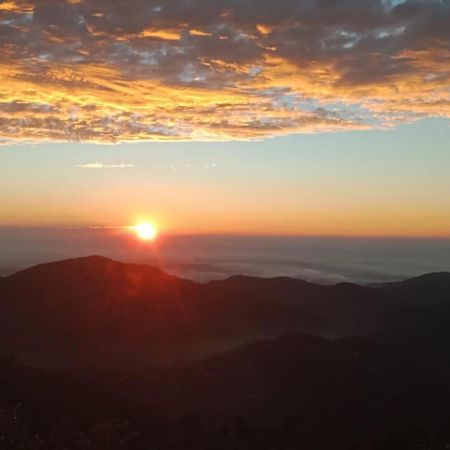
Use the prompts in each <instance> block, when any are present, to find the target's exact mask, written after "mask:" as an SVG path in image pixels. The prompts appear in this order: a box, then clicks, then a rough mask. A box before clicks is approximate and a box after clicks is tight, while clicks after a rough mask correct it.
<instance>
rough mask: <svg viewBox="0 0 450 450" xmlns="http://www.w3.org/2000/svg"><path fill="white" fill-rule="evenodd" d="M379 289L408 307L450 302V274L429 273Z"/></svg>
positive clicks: (381, 286) (382, 285) (379, 286)
mask: <svg viewBox="0 0 450 450" xmlns="http://www.w3.org/2000/svg"><path fill="white" fill-rule="evenodd" d="M377 288H378V289H379V290H381V291H382V292H384V293H386V294H389V295H391V296H394V297H395V298H396V299H397V300H398V301H401V302H402V303H405V304H407V305H408V306H412V305H418V306H420V305H423V306H429V305H431V304H433V303H445V302H450V272H437V273H429V274H425V275H421V276H419V277H414V278H410V279H408V280H404V281H398V282H394V283H385V284H381V285H378V286H377Z"/></svg>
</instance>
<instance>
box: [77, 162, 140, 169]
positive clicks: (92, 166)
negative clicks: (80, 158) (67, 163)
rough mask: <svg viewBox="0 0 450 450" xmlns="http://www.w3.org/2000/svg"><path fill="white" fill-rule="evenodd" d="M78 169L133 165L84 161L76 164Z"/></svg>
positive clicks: (115, 167) (121, 167)
mask: <svg viewBox="0 0 450 450" xmlns="http://www.w3.org/2000/svg"><path fill="white" fill-rule="evenodd" d="M76 167H79V168H80V169H129V168H132V167H135V165H134V164H104V163H85V164H77V166H76Z"/></svg>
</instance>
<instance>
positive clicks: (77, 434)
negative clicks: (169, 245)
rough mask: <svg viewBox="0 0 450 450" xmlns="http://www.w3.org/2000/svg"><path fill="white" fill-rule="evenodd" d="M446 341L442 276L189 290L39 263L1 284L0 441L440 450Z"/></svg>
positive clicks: (101, 265)
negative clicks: (373, 282) (367, 283)
mask: <svg viewBox="0 0 450 450" xmlns="http://www.w3.org/2000/svg"><path fill="white" fill-rule="evenodd" d="M449 342H450V273H434V274H428V275H423V276H420V277H416V278H412V279H408V280H404V281H399V282H396V283H388V284H380V285H371V286H359V285H356V284H351V283H341V284H337V285H335V286H321V285H316V284H313V283H309V282H305V281H302V280H297V279H291V278H286V277H280V278H272V279H263V278H255V277H247V276H233V277H231V278H229V279H226V280H221V281H211V282H208V283H204V284H201V283H195V282H192V281H189V280H184V279H181V278H178V277H175V276H172V275H169V274H167V273H164V272H163V271H161V270H159V269H157V268H153V267H150V266H146V265H136V264H126V263H120V262H116V261H112V260H110V259H107V258H103V257H100V256H91V257H86V258H77V259H71V260H66V261H60V262H54V263H49V264H42V265H39V266H35V267H32V268H29V269H26V270H23V271H21V272H18V273H16V274H14V275H10V276H8V277H4V278H2V279H0V355H3V358H0V434H2V433H3V434H2V435H3V436H8V439H10V440H9V441H8V442H9V444H8V445H9V447H8V446H6V447H5V445H6V444H5V442H6V441H2V442H3V443H2V445H4V448H5V449H16V448H30V449H33V450H34V449H39V450H41V449H48V448H63V447H64V448H68V449H72V448H74V449H75V448H77V449H79V448H90V449H91V448H92V449H96V450H97V449H101V450H108V449H114V450H116V449H118V448H119V449H127V450H128V449H130V450H131V449H133V450H134V449H139V450H141V449H142V450H143V449H148V448H158V449H162V450H165V449H167V450H178V449H184V448H192V449H195V450H200V449H205V450H206V449H211V448H214V449H218V450H221V449H223V450H228V449H232V448H236V449H249V450H253V449H254V450H256V449H258V450H266V449H272V450H282V449H286V450H293V449H297V448H308V449H312V448H314V449H318V450H322V449H323V450H325V449H327V450H330V449H331V450H342V449H364V450H386V449H395V450H398V449H401V448H405V449H413V448H414V449H416V448H425V449H433V450H434V449H436V450H438V449H442V448H446V447H445V446H446V445H449V444H450V382H449V381H448V380H449V379H450V376H449V375H450V351H449V347H448V343H449ZM61 421H62V422H61ZM67 423H70V424H71V425H70V427H68V425H67ZM55 424H56V425H55ZM55 426H56V428H55ZM36 436H38V437H39V442H40V444H39V445H41V446H40V447H39V446H37V444H36V442H37V441H36V439H37V438H36ZM61 439H62V440H61ZM80 439H82V440H83V442H84V443H83V444H80ZM30 442H31V443H30ZM86 442H89V445H90V446H88V444H87V443H86ZM119 442H120V445H119Z"/></svg>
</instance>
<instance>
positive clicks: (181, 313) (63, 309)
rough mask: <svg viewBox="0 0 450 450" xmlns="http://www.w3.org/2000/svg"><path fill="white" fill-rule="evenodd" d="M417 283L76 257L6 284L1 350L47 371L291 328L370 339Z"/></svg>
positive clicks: (187, 357) (189, 354) (144, 363)
mask: <svg viewBox="0 0 450 450" xmlns="http://www.w3.org/2000/svg"><path fill="white" fill-rule="evenodd" d="M435 278H436V276H435V275H430V276H425V277H422V278H421V280H422V281H421V282H420V283H419V284H420V285H421V286H423V285H426V286H429V285H430V283H431V284H432V285H433V286H434V284H433V283H432V281H433V280H435ZM447 278H449V279H450V274H439V276H438V277H437V281H438V283H437V285H436V286H434V287H433V288H431V287H430V288H429V290H430V291H432V292H433V295H436V296H439V299H433V300H430V303H434V302H436V303H444V304H445V301H446V292H447V291H446V289H447V284H446V282H445V280H446V279H447ZM424 280H428V281H426V283H424ZM443 280H444V281H443ZM419 281H420V280H419ZM417 283H418V281H417V280H415V279H412V280H407V281H405V282H403V283H399V284H398V285H395V288H394V287H393V286H391V285H385V286H381V287H379V288H376V289H375V288H370V287H364V286H358V285H355V284H351V283H341V284H338V285H335V286H321V285H316V284H313V283H308V282H305V281H302V280H296V279H291V278H285V277H283V278H272V279H262V278H254V277H245V276H236V277H231V278H229V279H227V280H223V281H213V282H209V283H206V284H199V283H195V282H193V281H188V280H184V279H181V278H178V277H175V276H172V275H169V274H167V273H165V272H163V271H161V270H159V269H156V268H154V267H151V266H147V265H139V264H126V263H120V262H116V261H113V260H110V259H108V258H104V257H100V256H90V257H85V258H76V259H71V260H66V261H60V262H54V263H48V264H42V265H38V266H35V267H32V268H30V269H26V270H23V271H21V272H18V273H16V274H13V275H11V276H8V277H5V278H4V279H2V280H0V338H1V340H0V353H3V354H11V355H14V356H15V357H17V358H18V359H19V360H20V361H24V362H27V363H30V364H33V365H37V366H42V367H55V364H56V365H59V366H61V367H93V366H98V367H104V368H124V367H127V368H133V367H134V368H145V367H154V366H160V365H173V364H177V365H179V364H185V363H186V362H189V361H193V360H196V359H199V358H202V357H204V356H207V355H208V354H214V353H217V352H219V351H223V350H226V349H227V348H232V347H234V346H236V345H238V344H239V343H243V342H249V341H252V340H255V339H261V338H273V337H276V336H279V335H282V334H285V333H288V332H291V331H292V332H293V331H302V332H306V333H309V334H313V335H317V336H323V337H333V338H339V337H344V336H349V335H361V336H367V335H371V334H373V333H374V332H376V331H378V330H380V329H382V328H383V326H384V325H385V324H386V322H387V317H390V316H395V315H396V314H397V315H398V314H399V312H400V311H401V312H402V313H403V312H404V311H409V310H411V308H410V305H409V298H410V297H409V292H410V284H413V285H416V284H417ZM403 286H406V287H405V288H404V289H403ZM415 292H416V291H415ZM412 303H414V305H415V304H416V302H412Z"/></svg>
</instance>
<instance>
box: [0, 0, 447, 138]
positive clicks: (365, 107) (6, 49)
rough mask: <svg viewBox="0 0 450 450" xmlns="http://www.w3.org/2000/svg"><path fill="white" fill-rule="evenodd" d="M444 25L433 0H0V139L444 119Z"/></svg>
mask: <svg viewBox="0 0 450 450" xmlns="http://www.w3.org/2000/svg"><path fill="white" fill-rule="evenodd" d="M448 23H450V2H448V1H445V0H444V1H438V0H426V1H425V0H422V1H421V0H404V1H396V2H392V1H389V0H364V1H361V0H342V1H339V2H332V1H328V0H246V1H237V0H211V1H208V2H205V1H204V0H165V1H164V2H157V1H153V0H145V1H144V0H127V1H126V2H125V1H124V0H111V1H108V2H106V1H103V0H89V1H87V0H68V1H60V0H39V1H38V0H34V1H33V0H15V1H1V0H0V43H1V46H0V139H7V140H10V139H12V140H15V141H21V140H22V141H43V140H45V141H47V140H52V141H92V142H102V143H109V142H119V141H140V140H229V139H260V138H264V137H268V136H276V135H283V134H291V133H299V132H317V131H336V130H345V129H367V128H372V127H387V126H394V125H396V124H398V123H403V122H408V121H412V120H416V119H419V118H423V117H449V116H450V96H449V86H450V29H449V27H448Z"/></svg>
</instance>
